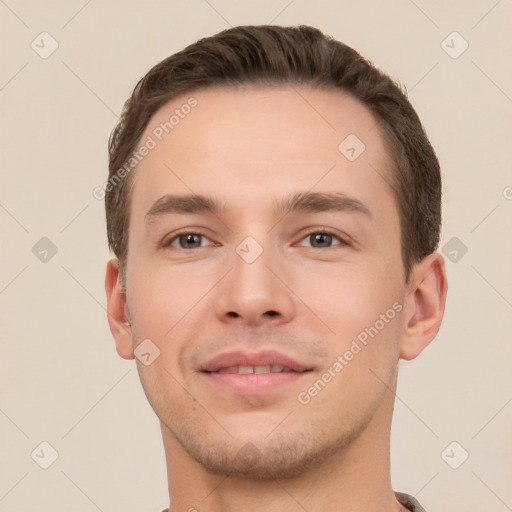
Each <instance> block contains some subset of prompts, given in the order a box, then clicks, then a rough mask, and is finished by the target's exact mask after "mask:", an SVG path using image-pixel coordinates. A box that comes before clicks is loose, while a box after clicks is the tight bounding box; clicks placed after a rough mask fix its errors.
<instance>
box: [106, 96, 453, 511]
mask: <svg viewBox="0 0 512 512" xmlns="http://www.w3.org/2000/svg"><path fill="white" fill-rule="evenodd" d="M192 96H193V97H194V98H196V99H197V101H198V105H197V106H196V107H195V108H194V110H192V112H191V113H190V114H189V115H188V116H186V117H185V118H184V119H182V120H180V123H179V125H177V126H175V128H174V129H173V131H172V132H171V133H170V134H169V135H168V136H166V137H164V138H163V140H162V141H161V142H160V143H159V144H158V145H157V146H156V147H155V148H154V149H152V150H151V151H150V152H149V154H148V155H147V156H146V157H145V158H144V159H143V160H142V161H141V162H140V164H139V165H138V167H137V170H136V172H135V175H134V183H133V189H132V194H133V195H132V203H131V210H130V211H131V220H130V226H129V248H128V260H127V269H126V272H127V273H126V294H123V293H122V291H121V287H120V283H119V279H118V264H117V260H116V259H113V260H111V261H110V262H109V263H108V265H107V273H106V280H105V287H106V293H107V299H108V313H109V315H108V319H109V324H110V328H111V331H112V334H113V336H114V338H115V342H116V349H117V352H118V353H119V355H120V356H121V357H123V358H125V359H133V358H134V348H136V347H137V346H138V344H139V343H140V342H142V340H145V339H150V340H151V342H152V343H154V345H156V346H157V347H158V348H159V350H160V355H159V357H158V358H157V359H155V361H154V362H153V363H152V364H150V365H148V366H145V365H144V364H142V363H141V361H139V360H138V359H136V362H137V368H138V371H139V375H140V379H141V382H142V385H143V388H144V391H145V393H146V395H147V397H148V400H149V402H150V404H151V406H152V407H153V409H154V411H155V413H156V414H157V416H158V418H159V420H160V424H161V430H162V436H163V442H164V448H165V453H166V460H167V470H168V481H169V494H170V498H171V506H170V511H171V512H178V511H187V510H194V509H195V510H198V511H203V510H204V511H206V510H207V511H208V512H216V511H218V512H230V511H239V510H250V511H251V512H258V511H265V512H268V511H298V510H304V509H306V510H308V511H309V512H313V511H320V510H321V511H340V510H343V511H351V512H357V511H361V512H363V511H364V512H368V511H375V512H376V511H380V512H382V511H397V510H403V507H401V506H400V505H399V503H398V502H397V501H396V499H395V497H394V494H393V491H392V488H391V482H390V471H389V442H390V440H389V438H390V425H391V417H392V411H393V403H394V391H395V389H396V381H397V365H398V361H399V359H400V358H402V359H413V358H415V357H416V356H417V355H418V354H420V353H421V351H422V350H423V349H424V348H425V347H426V346H427V345H428V344H429V343H430V341H431V340H432V339H433V338H434V337H435V335H436V334H437V332H438V329H439V327H440V324H441V320H442V317H443V313H444V306H445V297H446V291H447V282H446V274H445V268H444V260H443V257H442V255H441V254H439V253H437V252H436V253H433V254H431V255H429V256H427V257H426V258H425V259H423V260H422V261H421V262H419V263H417V264H416V265H415V266H414V267H413V270H412V273H411V276H410V279H409V281H408V283H406V282H405V276H404V269H403V262H402V259H401V252H400V226H399V217H398V210H397V205H396V202H395V199H394V196H393V193H392V190H391V188H390V187H389V184H388V181H389V176H390V174H389V172H390V170H389V158H388V152H387V149H386V147H385V145H384V142H383V139H382V136H381V134H380V132H379V129H378V127H377V126H376V122H375V119H374V117H373V116H372V114H371V113H370V112H369V111H368V110H367V109H366V107H364V106H363V105H361V104H360V103H359V102H358V101H356V100H354V99H353V98H351V97H349V96H347V95H345V94H343V93H341V92H339V91H325V90H315V89H311V88H307V87H300V88H299V87H294V88H291V87H287V86H278V87H272V88H270V87H260V86H249V87H244V88H240V89H238V90H232V89H229V90H228V89H207V90H202V91H196V92H194V94H192ZM188 97H189V96H182V97H180V98H176V99H174V100H173V101H171V102H170V103H168V104H167V105H166V106H164V107H162V108H161V109H160V110H159V111H158V112H157V113H156V114H155V115H154V117H153V118H152V120H151V122H150V124H149V125H148V128H147V130H146V132H145V134H144V135H143V136H142V138H141V140H145V139H146V137H147V136H148V135H150V134H151V133H152V130H153V129H154V128H155V127H156V126H158V125H159V123H161V122H163V121H165V120H168V119H169V117H170V116H171V115H172V114H173V112H174V110H175V109H176V108H179V107H180V105H183V103H185V102H186V101H187V99H188ZM349 134H356V135H357V137H358V138H359V139H360V140H362V141H363V142H364V144H365V146H366V149H365V151H364V152H363V153H362V154H361V155H360V156H359V157H358V158H357V159H356V160H355V161H353V162H350V161H349V160H348V159H347V158H346V157H345V156H344V155H343V154H342V153H341V152H340V151H338V145H339V144H340V142H341V141H342V140H343V139H345V137H346V136H347V135H349ZM376 171H378V172H376ZM333 191H337V192H343V193H344V194H346V195H347V196H350V197H352V198H355V199H357V200H359V201H360V202H361V203H363V204H364V205H365V206H366V208H367V209H368V210H369V213H370V214H369V215H367V214H364V213H360V212H355V211H323V212H291V213H289V214H287V215H282V214H281V215H279V216H276V215H275V214H274V212H273V208H274V200H275V199H281V198H285V197H288V196H291V195H293V194H294V193H296V192H326V193H332V192H333ZM191 193H195V194H202V195H206V196H209V197H212V198H215V199H217V200H219V201H220V202H221V203H223V204H224V205H225V206H226V210H225V211H224V212H221V213H219V214H217V215H212V214H210V213H204V212H199V213H185V214H183V213H170V214H162V215H156V216H153V217H151V220H149V221H148V219H147V218H146V213H147V212H148V210H150V208H151V207H152V205H153V204H154V202H155V201H157V200H158V199H159V198H160V197H161V196H163V195H164V194H191ZM178 230H180V232H181V231H185V232H188V233H198V234H199V235H204V237H196V238H192V240H193V242H194V241H195V242H198V241H199V242H198V243H197V244H196V245H200V247H196V248H188V247H190V246H191V245H192V246H194V243H190V242H189V244H188V245H187V238H186V237H184V238H185V240H183V237H182V238H181V239H180V238H176V232H177V231H178ZM325 230H327V231H328V232H332V234H333V235H334V236H333V238H328V237H327V238H324V239H323V241H321V242H320V244H318V243H317V242H315V241H316V240H317V238H315V236H313V237H311V236H310V235H312V234H314V233H323V232H325ZM247 236H251V237H253V238H254V239H255V240H256V241H257V242H258V244H259V245H260V246H261V248H262V249H263V252H262V253H261V254H260V255H259V257H257V258H256V260H255V261H254V262H252V263H247V262H246V261H244V259H242V257H241V256H240V255H239V254H238V253H237V251H236V249H237V247H238V246H239V244H240V243H241V242H242V241H243V240H244V239H245V238H246V237H247ZM173 237H174V238H173ZM337 237H339V238H337ZM180 240H181V242H180ZM169 241H171V242H172V245H169V246H167V247H164V246H163V244H164V243H165V242H169ZM251 250H253V249H251ZM395 303H398V304H399V305H400V306H402V307H401V311H399V312H398V313H397V314H396V316H394V318H393V319H392V320H389V321H388V322H387V323H385V325H384V327H383V328H382V329H380V330H379V332H378V334H377V335H376V336H375V337H374V338H372V339H369V341H368V343H367V345H366V346H364V347H363V348H362V350H361V351H360V352H358V353H357V355H355V356H354V357H353V358H352V359H351V360H350V361H348V362H347V364H346V366H344V367H343V370H342V371H340V372H339V373H337V374H336V376H335V377H334V378H332V379H331V380H330V382H329V383H328V384H327V385H326V386H325V387H324V388H323V389H321V391H320V392H318V393H317V394H316V396H314V397H312V398H311V400H310V401H309V403H307V404H302V403H300V402H299V400H298V395H299V393H300V392H304V391H305V390H306V391H307V390H308V389H309V388H310V387H311V386H312V385H313V384H314V383H315V382H316V381H318V379H319V378H321V377H322V375H323V374H324V373H325V372H326V371H327V369H328V368H329V367H331V368H332V365H333V363H334V362H335V361H336V360H337V357H338V356H339V355H343V354H344V353H345V352H346V351H347V350H348V349H349V348H350V346H351V343H352V341H353V340H354V339H356V337H357V335H358V334H359V333H361V332H362V331H363V330H364V329H365V327H369V326H373V325H375V323H376V321H377V320H378V319H379V318H380V315H381V314H383V313H385V312H386V311H387V310H389V309H390V308H391V307H392V305H393V304H395ZM271 312H272V313H271ZM128 321H129V323H128ZM234 349H243V350H246V351H252V352H257V351H259V350H263V349H274V350H278V351H280V352H282V353H285V354H287V355H288V356H290V357H292V358H294V359H295V360H297V361H299V362H301V363H304V364H307V365H309V367H310V368H311V371H310V372H308V373H305V374H303V375H302V376H301V377H300V378H299V379H298V380H295V381H293V382H290V383H289V384H286V385H284V386H281V387H279V388H277V389H275V390H272V391H271V392H268V393H265V394H261V395H258V396H254V395H244V394H241V395H240V394H238V395H237V394H234V393H232V392H229V391H227V390H224V389H219V388H218V387H216V386H214V385H213V384H211V383H210V382H209V381H208V379H205V378H204V374H201V373H200V372H199V371H198V369H199V367H200V366H201V364H202V363H204V362H205V361H207V360H208V359H210V358H211V357H213V356H215V355H217V354H219V353H221V352H226V351H230V350H234ZM331 373H332V370H331Z"/></svg>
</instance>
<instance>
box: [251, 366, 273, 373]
mask: <svg viewBox="0 0 512 512" xmlns="http://www.w3.org/2000/svg"><path fill="white" fill-rule="evenodd" d="M270 372H271V369H270V366H268V365H267V366H255V367H254V373H270Z"/></svg>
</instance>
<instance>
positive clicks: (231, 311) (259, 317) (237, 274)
mask: <svg viewBox="0 0 512 512" xmlns="http://www.w3.org/2000/svg"><path fill="white" fill-rule="evenodd" d="M240 254H242V253H240ZM240 254H238V253H237V254H234V256H233V258H232V260H231V263H232V269H231V271H230V272H228V274H227V275H226V277H225V278H224V279H223V280H222V281H221V282H220V283H219V287H218V289H217V290H216V297H215V311H216V314H217V317H218V318H219V319H220V320H221V321H222V322H230V323H238V324H243V325H244V326H252V327H258V326H260V325H262V326H264V325H279V324H283V323H287V322H289V321H290V320H291V319H292V318H293V317H294V315H295V310H296V302H295V300H294V293H293V292H292V290H291V288H292V287H291V284H292V283H291V276H289V275H286V272H285V271H284V270H283V266H284V262H280V261H278V258H277V257H276V256H275V255H273V254H271V251H270V250H267V249H264V250H263V252H262V253H261V254H260V255H259V256H258V257H257V258H256V259H255V260H254V261H252V262H249V261H250V260H246V259H244V258H243V257H242V256H243V254H242V256H240Z"/></svg>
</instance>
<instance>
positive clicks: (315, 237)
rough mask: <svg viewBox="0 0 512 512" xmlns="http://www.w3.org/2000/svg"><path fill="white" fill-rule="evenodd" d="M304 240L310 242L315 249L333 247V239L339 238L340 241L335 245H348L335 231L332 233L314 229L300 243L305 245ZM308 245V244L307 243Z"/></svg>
mask: <svg viewBox="0 0 512 512" xmlns="http://www.w3.org/2000/svg"><path fill="white" fill-rule="evenodd" d="M304 240H307V241H309V242H310V244H311V247H313V248H315V249H322V248H325V247H332V246H333V240H338V241H339V242H340V243H338V244H334V245H348V244H347V243H346V242H345V241H344V240H342V239H341V238H340V237H339V236H337V235H335V234H334V233H330V232H329V231H312V232H310V233H309V234H307V235H306V236H305V237H304V238H303V239H302V240H301V243H299V245H301V246H304V245H305V244H304V243H303V241H304ZM306 246H307V245H306Z"/></svg>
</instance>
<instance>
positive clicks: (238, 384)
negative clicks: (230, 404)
mask: <svg viewBox="0 0 512 512" xmlns="http://www.w3.org/2000/svg"><path fill="white" fill-rule="evenodd" d="M201 375H203V376H204V377H205V378H206V379H208V381H209V382H211V383H212V384H213V385H215V386H218V387H220V388H222V389H225V390H226V391H229V392H231V393H234V394H235V395H264V394H267V393H270V392H271V391H274V390H276V389H278V388H280V387H283V386H286V385H287V384H292V383H296V382H298V381H299V380H300V379H303V378H304V377H305V376H306V375H311V372H275V373H244V374H240V373H207V372H202V373H201Z"/></svg>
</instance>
